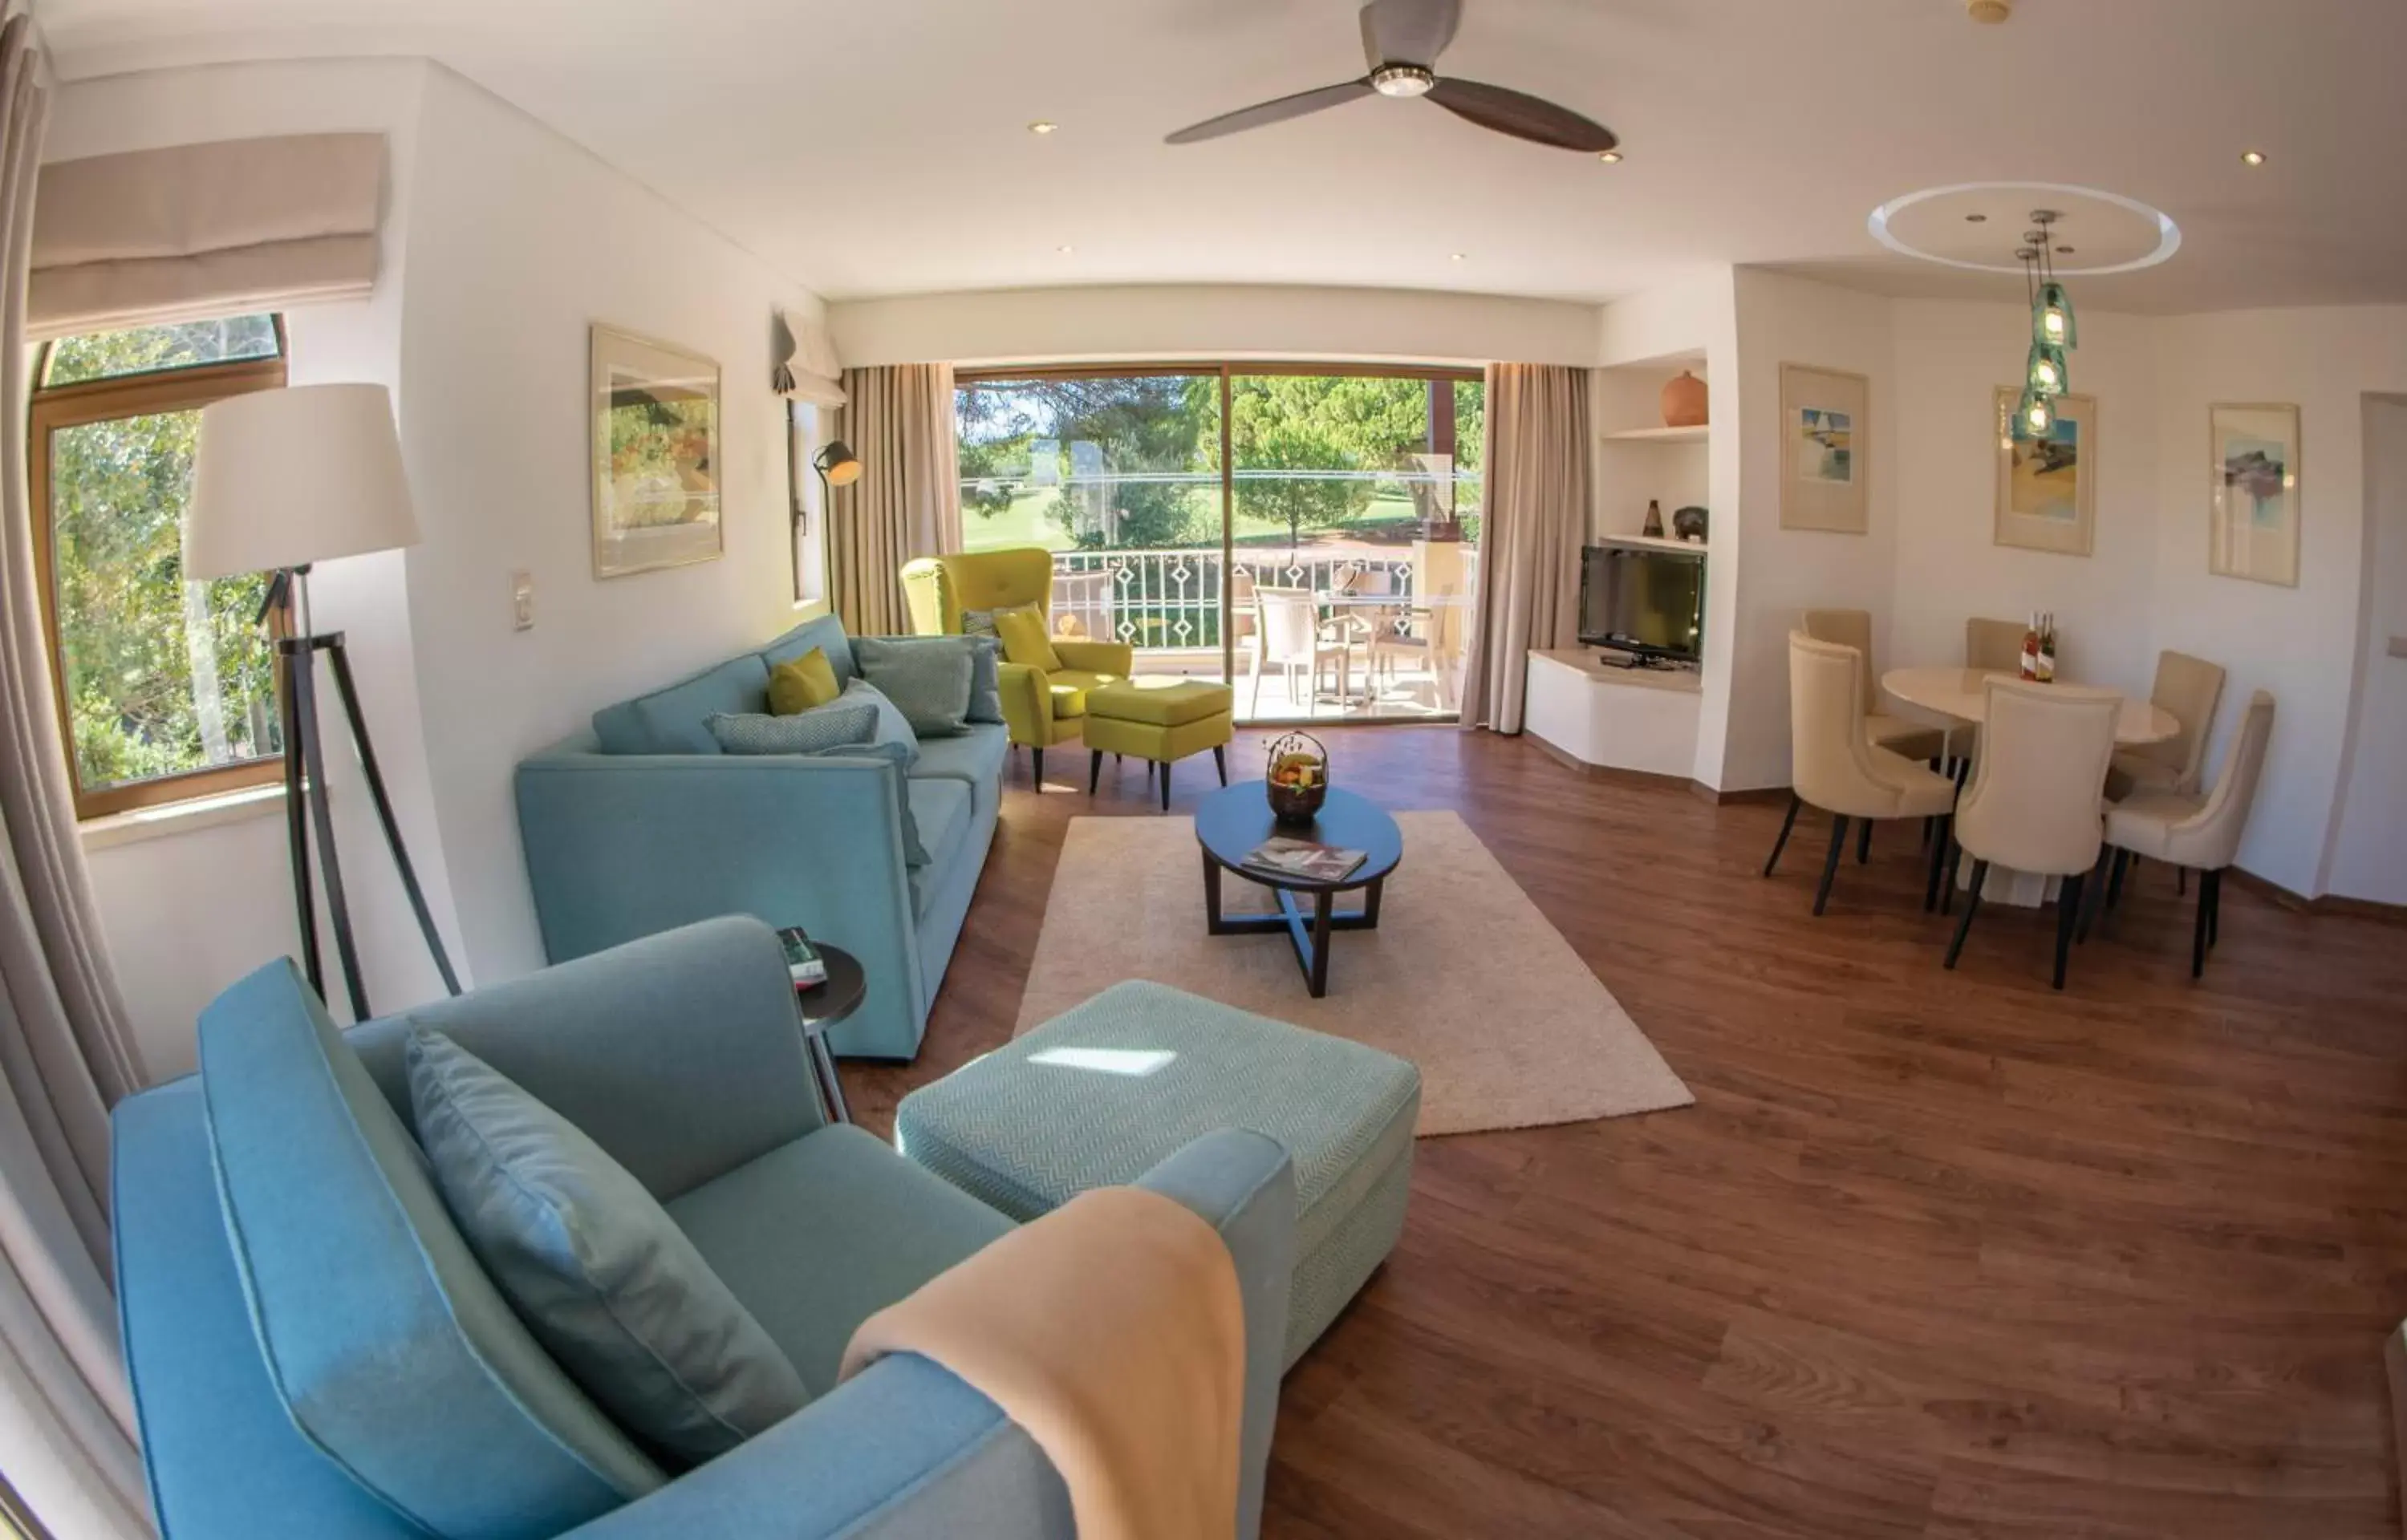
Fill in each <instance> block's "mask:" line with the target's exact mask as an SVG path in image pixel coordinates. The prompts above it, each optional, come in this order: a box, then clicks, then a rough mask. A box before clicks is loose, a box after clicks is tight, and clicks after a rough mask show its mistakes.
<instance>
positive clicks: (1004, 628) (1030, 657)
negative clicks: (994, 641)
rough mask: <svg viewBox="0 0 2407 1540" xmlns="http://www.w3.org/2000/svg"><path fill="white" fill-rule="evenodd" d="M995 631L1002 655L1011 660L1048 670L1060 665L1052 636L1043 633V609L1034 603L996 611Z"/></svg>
mask: <svg viewBox="0 0 2407 1540" xmlns="http://www.w3.org/2000/svg"><path fill="white" fill-rule="evenodd" d="M994 634H995V635H996V636H998V637H1001V638H1002V639H1003V656H1004V657H1005V658H1006V659H1008V660H1009V661H1011V662H1014V663H1024V664H1026V665H1028V667H1030V668H1032V669H1041V670H1043V671H1045V672H1047V673H1051V672H1053V671H1055V670H1057V669H1059V668H1061V658H1060V657H1058V656H1056V654H1055V653H1054V651H1053V639H1052V638H1051V637H1049V636H1047V635H1046V634H1045V612H1044V611H1042V610H1039V609H1038V608H1037V607H1036V606H1035V605H1033V604H1023V605H1021V606H1019V607H1018V609H1016V610H997V611H995V612H994Z"/></svg>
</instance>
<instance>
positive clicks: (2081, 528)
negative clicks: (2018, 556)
mask: <svg viewBox="0 0 2407 1540" xmlns="http://www.w3.org/2000/svg"><path fill="white" fill-rule="evenodd" d="M2021 400H2022V391H2021V390H2020V389H2015V388H2011V387H2001V388H2000V389H1999V391H1998V396H1997V401H1996V403H1995V405H1996V409H1997V410H1996V414H1995V418H1994V421H1995V424H1996V427H1997V431H1998V500H1997V516H1996V517H1997V524H1996V529H1995V533H1994V535H1993V538H1994V540H1995V541H1996V543H1997V544H2000V545H2019V546H2021V547H2022V548H2023V549H2025V550H2027V551H2055V552H2057V553H2058V554H2059V555H2063V556H2087V555H2088V554H2089V547H2090V543H2091V542H2092V540H2093V539H2095V537H2096V535H2097V530H2098V400H2097V398H2096V397H2094V396H2058V397H2057V398H2056V426H2055V427H2053V428H2051V429H2049V430H2048V431H2047V433H2046V435H2045V436H2044V437H2042V438H2037V439H2028V440H2019V441H2018V440H2016V439H2015V435H2014V417H2015V405H2016V404H2017V403H2019V402H2020V401H2021Z"/></svg>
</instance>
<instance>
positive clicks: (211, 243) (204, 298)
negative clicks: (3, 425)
mask: <svg viewBox="0 0 2407 1540" xmlns="http://www.w3.org/2000/svg"><path fill="white" fill-rule="evenodd" d="M383 184H384V136H383V135H382V134H287V135H283V136H280V137H277V138H271V139H225V140H219V141H216V142H214V143H210V144H203V145H179V146H176V147H174V148H166V149H144V150H135V151H131V152H129V153H126V154H122V155H95V156H92V157H90V158H89V159H86V160H81V161H63V162H57V163H55V164H52V165H48V166H44V167H43V168H42V172H41V191H40V199H39V202H40V213H39V215H38V216H37V217H36V220H35V226H34V250H33V260H32V277H31V278H30V280H29V290H28V299H27V304H28V306H29V308H28V312H27V331H28V333H29V334H30V335H32V336H35V337H36V338H39V337H60V336H68V335H71V334H73V333H76V332H110V331H118V330H121V329H123V328H126V327H132V326H156V325H164V324H165V323H167V322H170V321H182V320H194V319H201V318H207V317H211V316H223V315H227V314H229V313H232V312H234V311H238V310H274V309H280V308H283V307H285V306H288V305H292V304H323V303H325V302H327V301H330V300H343V299H365V298H366V297H367V295H368V292H369V290H372V289H373V288H375V286H376V274H377V202H378V199H379V196H380V194H381V191H382V188H383Z"/></svg>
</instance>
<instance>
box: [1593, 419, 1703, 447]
mask: <svg viewBox="0 0 2407 1540" xmlns="http://www.w3.org/2000/svg"><path fill="white" fill-rule="evenodd" d="M1708 431H1710V430H1709V429H1707V427H1706V426H1705V424H1703V423H1702V422H1701V423H1699V424H1697V425H1696V426H1695V427H1694V428H1624V429H1623V430H1621V431H1619V432H1617V433H1607V434H1605V435H1604V441H1605V442H1606V443H1607V444H1702V443H1704V442H1705V434H1706V433H1707V432H1708Z"/></svg>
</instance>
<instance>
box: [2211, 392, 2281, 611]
mask: <svg viewBox="0 0 2407 1540" xmlns="http://www.w3.org/2000/svg"><path fill="white" fill-rule="evenodd" d="M2206 410H2207V430H2208V431H2207V445H2208V451H2209V457H2210V463H2209V464H2208V467H2207V487H2208V495H2207V547H2206V550H2207V555H2206V570H2207V571H2208V572H2213V573H2215V575H2216V576H2218V577H2244V578H2246V579H2248V580H2249V581H2250V582H2252V583H2275V584H2280V585H2281V586H2284V587H2289V588H2295V587H2297V586H2299V409H2298V408H2297V407H2296V406H2290V405H2280V404H2264V403H2255V404H2247V405H2232V404H2217V405H2214V406H2210V407H2208V408H2207V409H2206Z"/></svg>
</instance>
